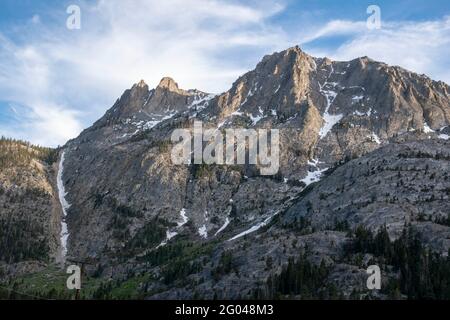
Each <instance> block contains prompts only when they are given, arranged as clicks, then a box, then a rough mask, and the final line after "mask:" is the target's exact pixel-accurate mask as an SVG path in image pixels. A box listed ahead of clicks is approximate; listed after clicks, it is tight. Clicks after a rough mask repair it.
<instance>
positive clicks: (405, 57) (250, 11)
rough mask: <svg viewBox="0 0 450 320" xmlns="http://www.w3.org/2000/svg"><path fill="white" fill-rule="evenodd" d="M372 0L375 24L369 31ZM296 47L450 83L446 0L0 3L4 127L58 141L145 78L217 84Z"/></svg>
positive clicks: (0, 124)
mask: <svg viewBox="0 0 450 320" xmlns="http://www.w3.org/2000/svg"><path fill="white" fill-rule="evenodd" d="M70 4H75V5H78V6H79V7H80V8H81V29H79V30H69V29H67V28H66V19H67V18H68V16H69V15H68V14H67V13H66V8H67V7H68V6H69V5H70ZM369 5H377V6H379V7H380V10H381V29H377V30H369V29H368V28H367V26H366V20H367V18H368V17H369V14H367V12H366V9H367V7H368V6H369ZM293 45H300V46H301V48H302V49H303V50H305V51H306V52H307V53H309V54H312V55H315V56H328V57H330V58H332V59H337V60H348V59H353V58H356V57H358V56H369V57H372V58H373V59H376V60H380V61H384V62H387V63H389V64H393V65H401V66H403V67H405V68H407V69H410V70H412V71H415V72H418V73H425V74H427V75H429V76H430V77H431V78H433V79H435V80H443V81H446V82H447V83H450V71H449V70H450V55H449V52H450V50H449V49H450V2H449V1H447V0H428V1H419V0H397V1H390V0H384V1H377V0H373V1H365V0H342V1H335V0H299V1H293V0H259V1H257V0H250V1H224V0H167V1H156V0H135V1H122V0H104V1H103V0H98V1H97V0H83V1H79V0H70V1H61V0H40V1H35V0H1V1H0V135H7V136H12V137H16V138H21V139H26V140H30V141H31V142H33V143H37V144H42V145H49V146H56V145H58V144H60V145H61V144H64V143H65V142H66V141H67V139H69V138H73V137H75V136H77V135H78V134H79V132H80V131H81V130H82V129H83V128H86V127H87V126H89V125H90V124H91V123H92V122H93V121H95V120H96V119H97V118H99V117H100V116H102V115H103V114H104V112H105V111H106V110H107V109H108V108H110V107H111V105H112V104H113V103H114V101H115V100H116V99H117V98H118V97H119V96H120V95H121V94H122V92H123V91H124V90H125V89H127V88H129V87H131V86H132V84H133V83H135V82H137V81H139V80H140V79H144V80H145V81H146V82H147V83H148V84H149V85H150V87H154V86H156V85H157V84H158V82H159V80H160V79H161V78H162V77H163V76H172V77H173V78H174V79H175V80H176V81H177V82H178V83H179V84H180V86H181V87H183V88H186V89H187V88H198V89H201V90H204V91H208V92H213V93H220V92H222V91H225V90H227V89H228V88H229V87H230V86H231V84H232V82H233V81H234V80H235V79H236V78H237V77H238V76H239V75H241V74H242V73H244V72H246V71H248V70H250V69H252V68H254V66H255V65H256V63H257V62H258V61H259V60H260V59H261V58H262V56H264V55H265V54H269V53H272V52H274V51H280V50H283V49H285V48H288V47H290V46H293Z"/></svg>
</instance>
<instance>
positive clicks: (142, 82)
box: [136, 80, 148, 88]
mask: <svg viewBox="0 0 450 320" xmlns="http://www.w3.org/2000/svg"><path fill="white" fill-rule="evenodd" d="M136 85H137V86H138V87H139V88H144V87H148V85H147V84H146V83H145V81H144V80H141V81H139V82H138V83H137V84H136Z"/></svg>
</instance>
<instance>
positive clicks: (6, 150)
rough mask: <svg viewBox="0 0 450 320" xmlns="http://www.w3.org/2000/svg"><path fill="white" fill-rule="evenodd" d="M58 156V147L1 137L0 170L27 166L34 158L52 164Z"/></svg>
mask: <svg viewBox="0 0 450 320" xmlns="http://www.w3.org/2000/svg"><path fill="white" fill-rule="evenodd" d="M57 157H58V152H57V149H52V148H47V147H41V146H36V145H32V144H31V143H29V142H25V141H22V140H15V139H11V138H5V137H1V138H0V170H1V169H4V168H9V167H13V166H26V165H28V164H29V163H30V161H31V160H32V159H35V160H40V161H43V162H45V163H47V164H52V163H54V162H55V161H56V160H57Z"/></svg>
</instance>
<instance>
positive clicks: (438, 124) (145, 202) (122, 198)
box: [64, 47, 450, 259]
mask: <svg viewBox="0 0 450 320" xmlns="http://www.w3.org/2000/svg"><path fill="white" fill-rule="evenodd" d="M449 91H450V89H449V87H448V86H447V85H446V84H444V83H442V82H435V81H432V80H430V79H428V78H427V77H425V76H419V75H416V74H413V73H411V72H408V71H406V70H403V69H401V68H399V67H390V66H388V65H386V64H383V63H379V62H375V61H372V60H370V59H369V58H359V59H355V60H353V61H350V62H336V61H331V60H329V59H326V58H325V59H319V58H313V57H311V56H309V55H307V54H306V53H304V52H302V51H301V50H300V49H299V48H298V47H294V48H290V49H288V50H286V51H283V52H280V53H275V54H273V55H270V56H266V57H264V58H263V60H262V61H261V62H260V63H259V64H258V65H257V67H256V69H255V70H253V71H250V72H248V73H247V74H245V75H243V76H242V77H240V78H239V79H238V80H237V81H236V82H235V83H234V84H233V86H232V88H231V89H230V90H229V91H227V92H225V93H223V94H220V95H218V96H215V97H212V96H211V95H208V94H205V93H202V92H200V91H197V90H188V91H185V90H182V89H179V88H178V86H177V84H176V83H175V82H174V81H173V80H172V79H170V78H164V79H163V80H162V81H161V83H160V84H159V86H158V87H157V88H156V89H153V90H149V88H148V86H147V85H146V84H145V83H144V82H142V81H141V82H140V83H138V84H136V85H134V86H133V87H132V88H131V89H130V90H127V91H126V92H125V93H124V94H123V96H122V97H121V98H120V99H119V100H118V101H117V102H116V104H115V105H114V106H113V107H112V108H111V109H110V110H109V111H108V112H107V113H106V114H105V116H104V117H102V118H101V119H100V120H99V121H97V122H96V123H95V124H94V125H93V126H92V127H91V128H89V129H87V130H85V131H84V132H83V133H82V134H81V135H80V136H79V137H78V138H77V139H74V140H72V141H70V142H68V143H67V145H66V147H65V150H66V155H67V156H66V168H67V169H66V170H67V171H66V173H65V175H64V179H65V185H66V189H67V191H68V200H69V202H70V203H71V204H72V207H71V209H70V214H69V217H68V221H69V229H71V232H70V233H71V234H72V235H73V236H72V237H71V238H70V239H69V252H71V253H72V254H73V255H74V256H82V257H88V256H89V257H95V258H99V259H103V258H105V257H106V256H108V258H106V259H109V258H111V259H115V253H116V252H117V250H120V249H122V248H128V245H129V243H134V244H136V243H139V245H136V246H137V248H133V252H135V253H143V252H145V251H146V250H148V249H149V247H150V248H151V247H157V246H158V245H159V244H160V243H161V242H163V241H165V239H164V238H165V235H166V232H167V234H173V233H175V232H176V233H177V234H179V233H183V232H184V233H186V234H187V235H189V237H191V238H192V239H196V240H197V241H210V240H214V239H215V236H214V235H215V234H216V233H217V232H218V231H219V230H221V232H222V231H223V229H222V227H223V226H224V225H227V228H226V230H227V231H230V230H231V229H233V230H235V233H239V231H243V230H245V229H246V228H249V227H251V226H253V225H257V224H258V223H264V221H265V220H266V219H268V218H269V217H270V216H271V215H273V214H274V212H276V211H277V210H278V208H279V207H280V205H282V204H284V203H285V202H286V199H289V198H290V197H293V196H294V195H296V194H298V193H299V192H300V191H301V190H302V188H303V187H304V186H305V185H306V184H309V183H311V182H313V181H315V180H318V179H319V177H320V175H321V173H322V172H324V170H325V169H326V168H329V167H332V166H333V165H334V164H335V163H336V162H338V161H341V160H343V159H351V158H356V157H359V156H361V155H363V154H366V153H368V152H371V151H373V150H376V149H377V148H379V147H380V146H381V145H384V144H388V143H389V140H390V139H392V138H395V137H396V136H398V135H401V134H403V133H406V132H410V131H414V130H417V131H420V132H426V133H427V134H429V135H433V136H437V135H439V134H441V135H443V134H442V133H440V132H439V131H440V130H442V129H445V127H446V126H447V125H448V124H449V122H450V96H449ZM193 119H200V120H202V121H203V123H204V126H205V127H212V128H219V129H220V130H224V129H226V128H228V127H233V128H234V127H246V128H261V127H265V128H276V129H280V136H281V137H280V171H279V173H278V174H277V175H275V176H270V177H267V176H259V175H258V172H257V170H255V168H254V166H249V165H248V166H204V165H190V166H175V165H172V164H171V160H170V151H171V144H170V141H169V140H170V134H171V133H172V131H173V130H174V129H175V128H185V127H191V126H192V122H193ZM286 182H287V183H286ZM182 212H184V213H185V216H183V215H182V214H181V213H182ZM232 215H233V216H234V217H231V216H232ZM184 217H186V220H187V222H188V223H185V221H184V219H185V218H184ZM156 220H158V223H156V222H155V221H156ZM228 223H229V224H228ZM149 225H151V226H155V225H158V229H161V230H164V231H161V232H160V233H159V234H160V236H159V237H155V238H154V239H152V241H150V242H148V241H147V240H148V239H147V240H145V241H143V243H141V242H142V241H141V239H139V241H138V240H137V239H136V237H137V238H140V237H141V233H145V230H146V228H150V227H149ZM178 225H179V226H178ZM133 239H134V240H133ZM128 249H129V248H128ZM128 249H127V250H128Z"/></svg>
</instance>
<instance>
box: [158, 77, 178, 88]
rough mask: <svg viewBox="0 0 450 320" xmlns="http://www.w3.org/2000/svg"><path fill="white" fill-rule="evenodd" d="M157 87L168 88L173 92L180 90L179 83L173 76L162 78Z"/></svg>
mask: <svg viewBox="0 0 450 320" xmlns="http://www.w3.org/2000/svg"><path fill="white" fill-rule="evenodd" d="M157 88H160V89H166V90H169V91H173V92H178V91H179V90H180V88H179V87H178V83H176V82H175V80H173V79H172V78H171V77H164V78H162V79H161V81H160V82H159V84H158V87H157Z"/></svg>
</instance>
